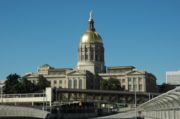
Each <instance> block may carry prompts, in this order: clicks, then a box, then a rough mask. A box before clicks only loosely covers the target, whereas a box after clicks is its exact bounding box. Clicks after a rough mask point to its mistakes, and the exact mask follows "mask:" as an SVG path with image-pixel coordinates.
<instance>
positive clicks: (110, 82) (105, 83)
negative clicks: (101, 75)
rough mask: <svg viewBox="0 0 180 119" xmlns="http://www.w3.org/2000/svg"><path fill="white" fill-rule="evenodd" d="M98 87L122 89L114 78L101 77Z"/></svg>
mask: <svg viewBox="0 0 180 119" xmlns="http://www.w3.org/2000/svg"><path fill="white" fill-rule="evenodd" d="M100 87H101V89H102V90H124V89H123V88H122V87H121V84H120V82H119V80H118V79H116V78H109V79H107V80H105V79H102V80H101V86H100Z"/></svg>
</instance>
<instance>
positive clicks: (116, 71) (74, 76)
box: [26, 13, 156, 92]
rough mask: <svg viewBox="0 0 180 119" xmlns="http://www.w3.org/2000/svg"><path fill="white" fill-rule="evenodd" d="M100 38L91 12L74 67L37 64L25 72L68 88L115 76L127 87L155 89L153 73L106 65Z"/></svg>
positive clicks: (95, 86)
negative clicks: (35, 70) (35, 69)
mask: <svg viewBox="0 0 180 119" xmlns="http://www.w3.org/2000/svg"><path fill="white" fill-rule="evenodd" d="M104 51H105V50H104V46H103V40H102V38H101V36H100V35H99V33H97V32H96V29H95V27H94V20H93V18H92V13H90V16H89V20H88V28H87V31H86V32H85V33H84V34H83V35H82V36H81V38H80V43H79V48H78V62H77V66H76V67H75V68H55V67H52V66H50V65H48V64H44V65H42V66H40V67H38V70H37V72H36V73H30V74H28V75H26V77H27V79H28V80H30V81H32V82H33V83H36V82H37V81H38V77H39V75H43V76H44V77H45V78H46V79H47V80H48V81H50V82H51V87H56V88H70V89H100V82H101V80H110V79H111V78H115V79H118V80H119V83H120V84H121V87H123V88H124V89H125V90H126V91H134V90H136V91H140V92H155V91H156V77H155V76H154V75H153V74H151V73H148V72H146V71H140V70H137V69H136V68H135V67H134V66H115V67H106V66H105V59H104V54H105V52H104Z"/></svg>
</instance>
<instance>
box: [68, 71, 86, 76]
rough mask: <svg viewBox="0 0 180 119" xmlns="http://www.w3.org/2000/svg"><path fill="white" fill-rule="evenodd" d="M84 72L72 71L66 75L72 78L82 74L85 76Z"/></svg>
mask: <svg viewBox="0 0 180 119" xmlns="http://www.w3.org/2000/svg"><path fill="white" fill-rule="evenodd" d="M85 73H86V72H85V71H81V70H73V71H71V72H69V73H67V75H68V76H72V75H82V74H85Z"/></svg>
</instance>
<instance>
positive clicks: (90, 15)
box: [89, 10, 93, 21]
mask: <svg viewBox="0 0 180 119" xmlns="http://www.w3.org/2000/svg"><path fill="white" fill-rule="evenodd" d="M92 18H93V12H92V10H91V11H90V13H89V21H91V20H92Z"/></svg>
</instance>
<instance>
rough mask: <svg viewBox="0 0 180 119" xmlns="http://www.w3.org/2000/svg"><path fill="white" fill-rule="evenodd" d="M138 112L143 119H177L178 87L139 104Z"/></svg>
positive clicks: (179, 115)
mask: <svg viewBox="0 0 180 119" xmlns="http://www.w3.org/2000/svg"><path fill="white" fill-rule="evenodd" d="M138 111H139V112H142V114H143V116H144V118H145V119H179V117H180V87H177V88H175V89H173V90H170V91H168V92H167V93H164V94H162V95H159V96H157V97H155V98H153V99H151V100H149V101H148V102H146V103H143V104H141V105H140V106H139V107H138Z"/></svg>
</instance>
